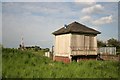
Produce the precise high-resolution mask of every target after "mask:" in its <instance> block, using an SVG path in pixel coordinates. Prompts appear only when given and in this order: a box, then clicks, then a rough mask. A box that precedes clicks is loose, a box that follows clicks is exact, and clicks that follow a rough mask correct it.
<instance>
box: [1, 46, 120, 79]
mask: <svg viewBox="0 0 120 80" xmlns="http://www.w3.org/2000/svg"><path fill="white" fill-rule="evenodd" d="M43 54H44V51H37V52H35V51H21V50H17V49H6V48H4V49H2V68H3V71H2V77H3V78H117V77H118V72H119V70H118V68H119V66H120V65H119V64H118V62H116V61H81V62H79V63H77V62H72V63H69V64H65V63H62V62H54V61H52V60H50V59H49V58H47V57H45V56H43Z"/></svg>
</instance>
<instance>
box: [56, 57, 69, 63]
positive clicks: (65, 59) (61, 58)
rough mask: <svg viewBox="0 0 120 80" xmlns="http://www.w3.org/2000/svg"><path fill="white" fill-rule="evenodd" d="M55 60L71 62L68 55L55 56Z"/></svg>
mask: <svg viewBox="0 0 120 80" xmlns="http://www.w3.org/2000/svg"><path fill="white" fill-rule="evenodd" d="M54 61H61V62H64V63H69V62H70V59H69V58H68V57H63V56H55V57H54Z"/></svg>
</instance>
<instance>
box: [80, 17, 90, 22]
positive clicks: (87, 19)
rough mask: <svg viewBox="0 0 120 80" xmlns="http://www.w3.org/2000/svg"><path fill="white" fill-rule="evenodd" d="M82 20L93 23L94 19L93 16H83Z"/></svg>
mask: <svg viewBox="0 0 120 80" xmlns="http://www.w3.org/2000/svg"><path fill="white" fill-rule="evenodd" d="M80 20H81V21H85V22H87V21H91V20H92V18H91V16H83V17H82V18H81V19H80Z"/></svg>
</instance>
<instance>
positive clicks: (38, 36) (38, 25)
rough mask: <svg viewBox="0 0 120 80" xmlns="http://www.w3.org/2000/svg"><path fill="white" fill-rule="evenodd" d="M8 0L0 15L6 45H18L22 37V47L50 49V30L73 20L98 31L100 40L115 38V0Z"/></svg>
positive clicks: (3, 3) (116, 20) (52, 37)
mask: <svg viewBox="0 0 120 80" xmlns="http://www.w3.org/2000/svg"><path fill="white" fill-rule="evenodd" d="M7 1H9V0H4V2H2V15H1V14H0V16H2V33H0V36H2V40H0V42H2V44H3V45H4V46H5V47H15V48H16V47H18V46H19V44H20V42H21V36H23V38H24V44H25V46H28V45H38V46H41V47H44V48H45V47H49V48H50V47H51V46H52V45H53V44H54V43H53V42H54V35H52V32H54V31H55V30H57V29H59V28H61V27H62V26H63V25H64V24H70V23H71V22H74V21H77V22H79V23H82V24H85V25H86V26H88V27H91V28H94V29H96V30H98V31H100V32H101V34H99V35H98V37H97V38H98V39H99V40H104V41H105V40H108V39H110V38H115V39H118V3H117V2H94V1H95V0H92V1H93V2H88V3H81V2H77V1H79V0H74V1H72V0H71V1H72V2H7ZM14 1H15V0H14ZM44 1H45V0H44ZM111 1H112V0H111ZM0 5H1V4H0ZM0 11H1V9H0ZM1 34H2V35H1Z"/></svg>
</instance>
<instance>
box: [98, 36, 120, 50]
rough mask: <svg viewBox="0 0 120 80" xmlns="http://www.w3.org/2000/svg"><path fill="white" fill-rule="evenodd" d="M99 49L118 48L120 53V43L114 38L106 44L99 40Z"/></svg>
mask: <svg viewBox="0 0 120 80" xmlns="http://www.w3.org/2000/svg"><path fill="white" fill-rule="evenodd" d="M97 45H98V47H116V50H117V52H120V41H119V40H117V39H114V38H111V39H108V40H107V41H106V42H104V41H102V40H97Z"/></svg>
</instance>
